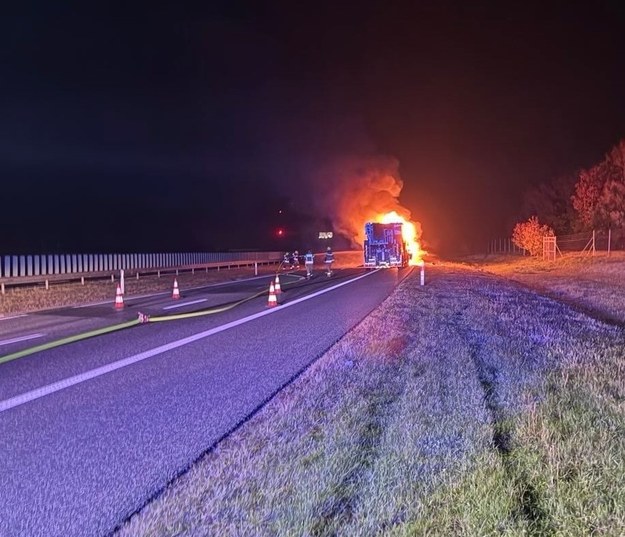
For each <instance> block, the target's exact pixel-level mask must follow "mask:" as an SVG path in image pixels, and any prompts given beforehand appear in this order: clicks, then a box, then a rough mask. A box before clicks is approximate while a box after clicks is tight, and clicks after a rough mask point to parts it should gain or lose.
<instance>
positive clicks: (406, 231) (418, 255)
mask: <svg viewBox="0 0 625 537" xmlns="http://www.w3.org/2000/svg"><path fill="white" fill-rule="evenodd" d="M377 220H378V222H380V223H382V224H394V223H398V222H399V223H401V224H403V226H402V237H403V239H404V242H405V243H406V248H407V249H408V253H409V254H410V261H409V262H408V264H409V265H420V264H421V263H423V259H422V257H423V255H424V254H425V252H424V251H423V250H421V245H420V244H419V242H418V241H417V229H416V226H415V224H414V223H413V222H410V221H409V220H406V219H405V218H404V217H403V216H399V214H397V213H396V212H395V211H391V212H389V213H386V214H383V215H381V216H380V217H379V218H378V219H377Z"/></svg>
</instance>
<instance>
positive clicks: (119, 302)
mask: <svg viewBox="0 0 625 537" xmlns="http://www.w3.org/2000/svg"><path fill="white" fill-rule="evenodd" d="M123 307H124V295H123V294H122V288H121V285H119V284H117V293H116V294H115V309H116V310H121V309H123Z"/></svg>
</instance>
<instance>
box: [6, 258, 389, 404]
mask: <svg viewBox="0 0 625 537" xmlns="http://www.w3.org/2000/svg"><path fill="white" fill-rule="evenodd" d="M375 272H378V271H377V270H374V271H371V272H367V273H366V274H363V275H362V276H358V277H356V278H354V279H352V280H347V281H344V282H342V283H339V284H337V285H334V286H332V287H326V288H325V289H322V290H321V291H317V292H316V293H313V294H311V295H307V296H304V297H301V298H298V299H296V300H293V302H288V303H286V304H282V305H281V306H278V307H275V308H271V309H267V310H264V311H261V312H258V313H254V314H253V315H250V316H249V317H244V318H243V319H238V320H236V321H231V322H229V323H226V324H224V325H221V326H217V327H215V328H211V329H210V330H205V331H204V332H199V333H197V334H194V335H192V336H189V337H185V338H183V339H179V340H178V341H172V342H171V343H167V344H166V345H161V346H160V347H155V348H154V349H150V350H147V351H144V352H141V353H139V354H135V355H134V356H129V357H128V358H123V359H121V360H118V361H117V362H112V363H110V364H106V365H104V366H102V367H97V368H95V369H91V370H89V371H86V372H84V373H81V374H79V375H74V376H73V377H69V378H66V379H63V380H60V381H58V382H53V383H52V384H48V385H47V386H42V387H41V388H36V389H34V390H31V391H29V392H25V393H22V394H20V395H16V396H15V397H11V398H10V399H5V400H4V401H0V412H4V411H5V410H9V409H10V408H14V407H16V406H20V405H23V404H25V403H28V402H30V401H34V400H35V399H39V398H40V397H44V396H46V395H50V394H51V393H54V392H58V391H60V390H64V389H65V388H69V387H70V386H74V385H76V384H80V383H82V382H85V381H87V380H91V379H93V378H96V377H100V376H102V375H106V374H107V373H111V372H112V371H116V370H117V369H121V368H122V367H126V366H129V365H132V364H135V363H137V362H141V361H142V360H146V359H147V358H151V357H152V356H156V355H158V354H163V353H164V352H167V351H171V350H174V349H177V348H178V347H182V346H184V345H188V344H189V343H194V342H195V341H198V340H200V339H204V338H207V337H209V336H212V335H214V334H218V333H219V332H223V331H225V330H228V329H230V328H234V327H235V326H239V325H242V324H245V323H249V322H250V321H253V320H254V319H259V318H261V317H264V316H265V315H271V314H272V313H277V312H279V311H283V310H284V309H286V308H289V307H291V306H295V305H296V304H299V303H300V302H304V301H305V300H310V299H311V298H315V297H318V296H319V295H323V294H325V293H329V292H330V291H333V290H334V289H338V288H339V287H343V286H344V285H347V284H350V283H353V282H355V281H358V280H360V279H362V278H366V277H367V276H371V274H374V273H375Z"/></svg>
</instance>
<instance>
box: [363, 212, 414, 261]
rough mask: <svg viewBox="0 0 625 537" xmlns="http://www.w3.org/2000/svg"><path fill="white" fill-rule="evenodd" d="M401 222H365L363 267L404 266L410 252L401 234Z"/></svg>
mask: <svg viewBox="0 0 625 537" xmlns="http://www.w3.org/2000/svg"><path fill="white" fill-rule="evenodd" d="M402 228H403V224H402V223H400V222H393V223H389V224H383V223H378V222H367V223H366V224H365V241H364V253H365V267H367V268H378V267H405V266H407V265H408V262H409V261H410V257H411V255H410V252H408V247H407V244H406V241H405V240H404V237H403V234H402Z"/></svg>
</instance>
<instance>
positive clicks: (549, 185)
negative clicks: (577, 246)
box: [519, 174, 577, 234]
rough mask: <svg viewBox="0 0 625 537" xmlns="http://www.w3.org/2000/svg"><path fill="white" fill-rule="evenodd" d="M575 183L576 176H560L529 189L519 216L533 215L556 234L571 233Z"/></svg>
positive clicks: (573, 216)
mask: <svg viewBox="0 0 625 537" xmlns="http://www.w3.org/2000/svg"><path fill="white" fill-rule="evenodd" d="M576 181H577V175H576V174H568V175H561V176H558V177H556V178H555V179H553V180H551V181H549V182H546V183H541V184H539V185H536V186H534V187H532V188H530V189H529V190H527V191H526V193H525V195H524V197H523V205H522V208H521V211H520V215H519V216H520V217H521V218H528V217H529V216H531V215H534V216H536V217H538V219H539V220H540V221H541V222H544V223H545V224H547V225H548V226H550V227H552V228H553V229H554V231H555V232H556V233H558V234H566V233H571V232H572V231H573V228H574V227H575V221H576V217H577V214H576V212H575V209H574V208H573V204H572V203H571V196H572V194H573V192H574V189H575V183H576Z"/></svg>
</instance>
